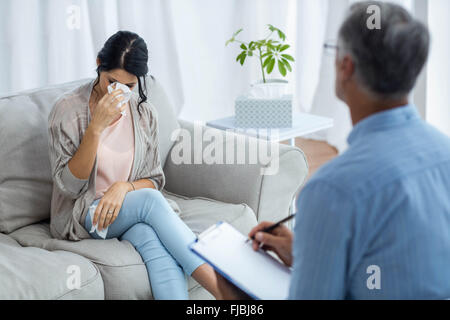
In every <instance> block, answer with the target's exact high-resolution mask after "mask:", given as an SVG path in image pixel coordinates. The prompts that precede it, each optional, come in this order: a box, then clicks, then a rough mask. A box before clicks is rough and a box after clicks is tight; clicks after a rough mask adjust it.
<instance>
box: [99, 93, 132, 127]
mask: <svg viewBox="0 0 450 320" xmlns="http://www.w3.org/2000/svg"><path fill="white" fill-rule="evenodd" d="M123 99H124V97H123V91H122V90H120V89H119V90H115V91H113V92H111V93H107V94H105V95H104V96H103V98H101V99H100V101H99V102H98V103H97V106H96V107H95V108H94V110H93V114H92V120H91V123H90V126H92V128H94V129H95V130H96V131H98V132H100V133H101V132H103V130H105V129H106V128H107V127H108V126H109V125H110V124H111V122H112V121H113V120H114V119H115V118H116V117H117V116H118V115H119V113H121V112H122V111H124V110H125V108H126V104H124V105H123V106H121V107H120V108H117V105H118V104H119V103H120V102H121V101H123Z"/></svg>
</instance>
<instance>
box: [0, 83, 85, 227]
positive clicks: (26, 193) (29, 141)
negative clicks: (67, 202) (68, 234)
mask: <svg viewBox="0 0 450 320" xmlns="http://www.w3.org/2000/svg"><path fill="white" fill-rule="evenodd" d="M81 83H82V81H81V82H80V81H77V82H73V83H68V84H65V85H60V86H54V87H48V88H44V89H39V90H33V91H27V92H23V93H20V94H16V95H12V96H9V97H3V98H0V114H1V115H2V116H1V117H0V166H1V170H0V232H3V233H9V232H12V231H14V230H16V229H18V228H20V227H23V226H26V225H29V224H31V223H35V222H38V221H41V220H43V219H46V218H48V217H49V214H50V201H51V192H52V179H51V170H50V162H49V156H48V139H47V136H48V135H47V116H48V113H49V112H50V110H51V108H52V107H53V104H54V102H55V101H56V99H57V98H58V97H59V96H60V95H61V94H63V93H64V92H65V91H67V90H69V89H71V88H74V87H76V86H77V85H80V84H81Z"/></svg>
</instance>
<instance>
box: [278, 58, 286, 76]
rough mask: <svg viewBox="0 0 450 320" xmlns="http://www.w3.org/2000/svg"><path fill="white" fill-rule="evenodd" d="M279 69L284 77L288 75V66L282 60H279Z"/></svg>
mask: <svg viewBox="0 0 450 320" xmlns="http://www.w3.org/2000/svg"><path fill="white" fill-rule="evenodd" d="M278 70H279V71H280V73H281V75H282V76H283V77H286V73H287V72H286V67H285V66H284V63H283V62H282V61H278Z"/></svg>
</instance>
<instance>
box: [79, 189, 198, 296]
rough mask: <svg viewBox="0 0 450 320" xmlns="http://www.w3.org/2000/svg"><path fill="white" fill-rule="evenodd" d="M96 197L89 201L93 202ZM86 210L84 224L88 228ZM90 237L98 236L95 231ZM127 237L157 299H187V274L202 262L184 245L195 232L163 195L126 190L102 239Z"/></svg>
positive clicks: (191, 239) (95, 203)
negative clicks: (139, 257) (140, 258)
mask: <svg viewBox="0 0 450 320" xmlns="http://www.w3.org/2000/svg"><path fill="white" fill-rule="evenodd" d="M99 201H100V199H97V200H95V201H94V202H93V203H92V204H94V205H97V204H98V202H99ZM91 226H92V223H91V220H90V218H89V213H88V214H87V215H86V219H85V222H84V227H85V228H86V230H87V231H88V232H89V231H90V230H91ZM91 237H92V238H94V239H101V238H100V237H99V236H98V234H97V233H96V231H93V233H91ZM110 238H119V239H120V240H128V241H129V242H130V243H131V244H132V245H133V246H134V247H135V248H136V250H137V251H138V252H139V254H140V255H141V257H142V260H143V261H144V263H145V266H146V267H147V272H148V276H149V279H150V284H151V288H152V292H153V297H154V298H155V299H158V300H168V299H171V300H177V299H178V300H187V299H188V298H189V296H188V288H187V279H186V276H185V273H186V274H187V275H189V276H190V275H192V273H193V272H194V270H195V269H197V268H198V267H199V266H200V265H202V264H203V263H205V261H203V260H202V259H201V258H200V257H198V256H197V255H195V254H194V253H193V252H192V251H190V249H189V248H188V244H190V243H191V242H193V241H194V240H195V239H196V236H195V234H194V233H193V232H192V231H191V230H190V229H189V228H188V226H187V225H186V224H185V223H184V222H183V221H182V220H181V219H180V218H179V217H178V215H177V214H176V213H175V212H174V211H173V210H172V208H171V207H170V206H169V204H168V202H167V201H166V199H165V198H164V197H163V195H162V194H161V193H160V192H159V191H157V190H154V189H150V188H146V189H140V190H136V191H132V192H129V193H127V194H126V196H125V199H124V201H123V204H122V207H121V209H120V212H119V215H118V216H117V218H116V220H115V221H114V222H113V223H112V224H111V225H110V226H109V228H108V233H107V235H106V239H110Z"/></svg>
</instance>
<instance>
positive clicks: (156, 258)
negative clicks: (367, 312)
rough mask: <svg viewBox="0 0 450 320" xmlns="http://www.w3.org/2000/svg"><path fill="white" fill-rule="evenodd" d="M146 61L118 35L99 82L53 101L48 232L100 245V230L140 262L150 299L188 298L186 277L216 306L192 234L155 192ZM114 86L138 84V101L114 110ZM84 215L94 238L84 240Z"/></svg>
mask: <svg viewBox="0 0 450 320" xmlns="http://www.w3.org/2000/svg"><path fill="white" fill-rule="evenodd" d="M147 62H148V51H147V46H146V44H145V42H144V40H143V39H142V38H140V37H139V36H138V35H137V34H135V33H131V32H126V31H119V32H117V33H116V34H114V35H113V36H112V37H111V38H109V39H108V41H107V42H106V43H105V45H104V47H103V49H102V50H101V51H100V53H99V54H98V57H97V65H98V68H97V78H96V79H95V80H94V81H91V82H89V83H87V84H85V85H82V86H81V87H79V88H77V89H75V90H73V91H71V92H69V93H66V94H65V95H63V96H62V97H61V98H60V99H59V100H58V101H57V102H56V104H55V106H54V108H53V110H52V111H51V113H50V115H49V125H48V126H49V147H50V161H51V166H52V175H53V181H54V187H53V196H52V206H51V225H50V227H51V232H52V234H53V236H55V237H56V238H59V239H69V240H80V239H87V238H90V237H92V238H95V239H102V237H100V234H101V231H103V232H104V231H105V230H106V231H107V233H106V239H109V238H119V239H124V240H128V241H129V242H130V243H132V244H133V246H134V247H135V248H136V250H137V251H138V252H139V254H140V255H141V257H142V259H143V261H144V262H145V265H146V267H147V272H148V275H149V279H150V284H151V286H152V291H153V296H154V297H155V299H188V290H187V283H186V278H185V273H186V274H187V275H190V276H192V277H193V278H194V279H195V280H197V281H198V282H199V283H200V284H201V285H202V286H203V287H205V288H206V289H207V290H208V291H209V292H211V294H213V295H214V296H215V297H216V299H219V298H220V293H219V291H218V289H217V288H218V287H217V278H216V274H215V273H214V270H213V269H212V268H211V267H210V266H209V265H208V264H206V263H205V262H204V261H203V260H201V259H200V258H199V257H197V256H196V255H194V254H193V253H192V252H190V250H189V248H188V244H189V243H190V242H192V241H193V240H194V239H195V235H194V234H193V232H192V231H191V230H190V229H189V228H188V227H187V226H186V225H185V224H184V222H183V221H182V220H181V219H180V218H179V217H178V215H177V214H176V213H175V212H174V211H173V210H172V208H171V207H170V205H169V204H168V202H167V201H166V199H165V198H164V197H163V196H162V194H161V193H160V191H159V190H161V189H162V188H163V186H164V182H165V180H164V174H163V171H162V167H161V163H160V158H159V153H158V150H159V148H158V133H157V132H158V130H157V118H156V114H155V110H154V108H153V106H152V105H151V104H150V103H149V102H147V97H146V95H145V75H146V74H147V72H148V67H147ZM115 82H118V83H120V84H122V85H126V86H128V87H129V88H130V89H133V88H134V87H135V86H136V85H137V86H138V89H139V96H138V95H137V94H135V93H133V94H132V95H131V98H130V100H129V102H128V103H125V104H123V105H122V106H121V107H120V108H118V107H117V106H118V105H119V104H121V102H122V101H124V95H123V93H124V92H123V91H122V90H120V89H119V90H115V91H112V92H111V93H108V86H109V85H110V84H113V83H115ZM122 111H125V112H124V113H123V114H122V113H121V112H122ZM91 206H96V208H95V209H92V210H89V207H91ZM90 213H92V214H93V221H92V222H93V224H94V226H95V225H97V228H98V231H99V233H97V231H95V230H94V231H93V232H92V233H90V231H91V227H92V222H91V218H90Z"/></svg>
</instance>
